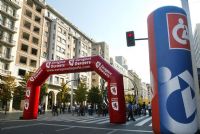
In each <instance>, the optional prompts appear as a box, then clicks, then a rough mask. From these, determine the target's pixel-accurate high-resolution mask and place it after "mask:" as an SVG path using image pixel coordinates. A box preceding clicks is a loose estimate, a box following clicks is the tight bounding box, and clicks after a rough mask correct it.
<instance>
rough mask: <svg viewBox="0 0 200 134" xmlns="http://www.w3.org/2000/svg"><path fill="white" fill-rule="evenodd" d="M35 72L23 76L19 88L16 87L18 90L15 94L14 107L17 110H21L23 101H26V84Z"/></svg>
mask: <svg viewBox="0 0 200 134" xmlns="http://www.w3.org/2000/svg"><path fill="white" fill-rule="evenodd" d="M32 74H33V72H29V73H26V74H25V75H24V76H22V79H21V80H20V81H19V86H17V87H16V90H15V91H14V94H13V107H14V108H15V109H19V108H20V103H21V100H24V95H25V91H26V84H27V81H28V79H29V78H30V77H31V76H32Z"/></svg>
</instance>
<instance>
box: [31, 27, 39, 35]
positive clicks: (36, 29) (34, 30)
mask: <svg viewBox="0 0 200 134" xmlns="http://www.w3.org/2000/svg"><path fill="white" fill-rule="evenodd" d="M33 32H35V33H37V34H39V33H40V28H39V27H36V26H34V28H33Z"/></svg>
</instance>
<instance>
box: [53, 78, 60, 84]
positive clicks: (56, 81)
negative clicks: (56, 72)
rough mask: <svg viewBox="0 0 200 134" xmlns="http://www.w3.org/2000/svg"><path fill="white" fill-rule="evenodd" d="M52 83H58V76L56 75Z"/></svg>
mask: <svg viewBox="0 0 200 134" xmlns="http://www.w3.org/2000/svg"><path fill="white" fill-rule="evenodd" d="M54 83H55V84H59V77H57V76H56V77H55V81H54Z"/></svg>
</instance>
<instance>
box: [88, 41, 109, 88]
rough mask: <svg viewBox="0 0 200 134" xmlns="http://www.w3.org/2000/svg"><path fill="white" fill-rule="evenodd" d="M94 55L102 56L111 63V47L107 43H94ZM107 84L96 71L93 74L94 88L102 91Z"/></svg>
mask: <svg viewBox="0 0 200 134" xmlns="http://www.w3.org/2000/svg"><path fill="white" fill-rule="evenodd" d="M92 55H93V56H94V55H99V56H102V57H103V58H104V60H106V61H107V62H108V63H109V46H108V45H107V44H106V43H105V42H94V43H93V44H92ZM105 83H106V81H105V80H104V79H102V78H101V76H99V75H98V74H97V73H96V72H94V71H93V72H92V83H91V85H92V86H94V87H99V89H102V88H105V86H106V85H105Z"/></svg>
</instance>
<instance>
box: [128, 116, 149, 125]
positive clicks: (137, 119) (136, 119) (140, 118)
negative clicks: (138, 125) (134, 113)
mask: <svg viewBox="0 0 200 134" xmlns="http://www.w3.org/2000/svg"><path fill="white" fill-rule="evenodd" d="M145 117H147V116H142V117H139V118H135V121H139V120H142V119H144V118H145ZM133 122H134V121H132V120H130V121H129V122H126V124H124V125H130V124H131V123H133Z"/></svg>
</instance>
